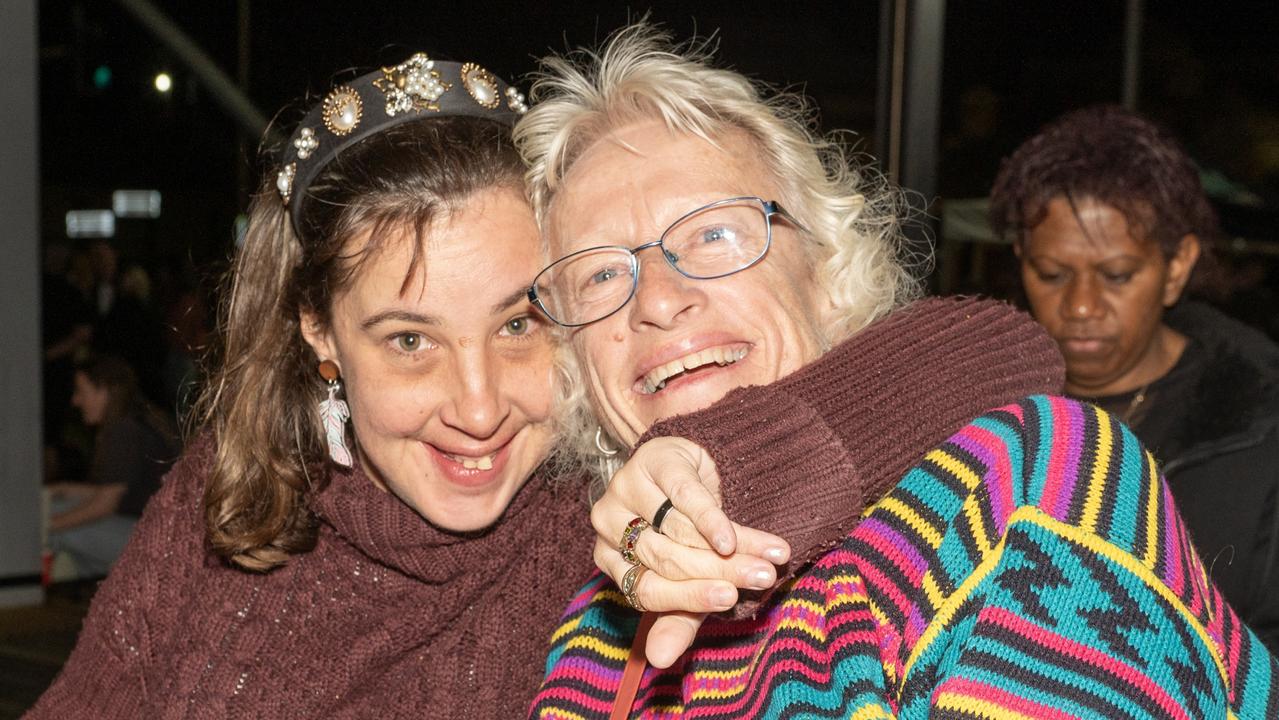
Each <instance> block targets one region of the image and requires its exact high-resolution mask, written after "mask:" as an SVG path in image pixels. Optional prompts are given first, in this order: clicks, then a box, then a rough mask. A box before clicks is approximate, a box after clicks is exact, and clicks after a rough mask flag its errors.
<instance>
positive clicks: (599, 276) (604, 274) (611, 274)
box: [591, 268, 617, 285]
mask: <svg viewBox="0 0 1279 720" xmlns="http://www.w3.org/2000/svg"><path fill="white" fill-rule="evenodd" d="M615 277H617V271H616V270H614V269H613V268H604V269H603V270H599V271H597V272H596V273H595V274H594V275H591V282H592V283H594V284H596V285H599V284H600V283H606V282H608V281H609V280H612V279H613V278H615Z"/></svg>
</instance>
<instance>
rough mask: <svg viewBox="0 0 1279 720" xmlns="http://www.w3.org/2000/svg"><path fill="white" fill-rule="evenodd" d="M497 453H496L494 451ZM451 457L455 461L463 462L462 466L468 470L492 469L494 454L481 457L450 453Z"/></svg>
mask: <svg viewBox="0 0 1279 720" xmlns="http://www.w3.org/2000/svg"><path fill="white" fill-rule="evenodd" d="M494 454H496V453H494ZM448 457H449V459H451V460H453V461H454V462H457V463H461V465H462V467H464V468H466V469H467V470H492V469H493V455H485V456H484V457H481V458H471V457H466V456H464V455H449V456H448Z"/></svg>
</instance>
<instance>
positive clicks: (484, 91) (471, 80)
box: [461, 63, 502, 110]
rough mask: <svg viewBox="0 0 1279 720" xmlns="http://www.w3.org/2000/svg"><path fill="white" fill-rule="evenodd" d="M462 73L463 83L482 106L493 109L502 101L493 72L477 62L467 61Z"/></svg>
mask: <svg viewBox="0 0 1279 720" xmlns="http://www.w3.org/2000/svg"><path fill="white" fill-rule="evenodd" d="M461 75H462V85H463V86H465V87H466V91H467V92H468V93H470V94H471V97H472V98H474V99H475V102H477V103H479V104H480V106H481V107H486V108H488V109H489V110H492V109H493V108H495V107H497V106H498V105H499V104H500V103H501V102H502V97H501V95H499V94H498V90H497V78H496V77H494V76H493V73H491V72H489V71H488V70H485V69H484V68H482V67H480V66H479V65H476V64H475V63H467V64H465V65H463V66H462V70H461Z"/></svg>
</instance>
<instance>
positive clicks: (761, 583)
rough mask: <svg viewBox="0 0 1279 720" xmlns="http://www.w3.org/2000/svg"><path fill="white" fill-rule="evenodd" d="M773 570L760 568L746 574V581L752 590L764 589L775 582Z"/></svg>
mask: <svg viewBox="0 0 1279 720" xmlns="http://www.w3.org/2000/svg"><path fill="white" fill-rule="evenodd" d="M773 577H774V576H773V571H772V570H765V569H763V568H758V569H755V570H752V571H750V572H749V573H747V574H746V578H747V580H746V582H747V583H749V584H750V587H751V589H752V590H763V589H764V588H767V587H768V586H769V585H772V584H773Z"/></svg>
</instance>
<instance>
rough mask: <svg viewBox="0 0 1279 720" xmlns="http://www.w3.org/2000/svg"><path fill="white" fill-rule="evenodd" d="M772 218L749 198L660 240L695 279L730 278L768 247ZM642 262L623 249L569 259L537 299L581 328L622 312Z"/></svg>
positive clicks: (703, 213) (547, 277)
mask: <svg viewBox="0 0 1279 720" xmlns="http://www.w3.org/2000/svg"><path fill="white" fill-rule="evenodd" d="M768 231H769V227H768V216H767V214H766V213H765V211H764V207H763V204H762V202H761V201H759V200H757V199H754V198H750V199H743V200H735V201H732V202H728V203H722V204H715V205H712V206H710V207H706V208H703V209H701V210H698V211H696V212H693V213H690V214H689V215H687V216H685V217H684V218H681V219H680V220H679V221H678V222H676V223H675V224H674V225H672V226H671V227H669V228H667V230H666V232H665V233H664V234H663V235H662V238H661V245H662V250H663V251H664V253H663V254H664V255H665V257H666V260H667V262H669V263H670V264H671V266H672V267H674V268H675V269H676V270H678V271H679V272H680V273H681V274H683V275H685V276H687V277H690V278H694V279H710V278H717V277H723V276H725V275H731V274H733V273H735V272H738V271H740V270H743V269H745V268H747V267H749V266H750V265H751V264H752V263H754V262H755V261H757V260H758V259H759V258H760V256H761V255H762V254H763V253H764V251H765V249H766V248H767V247H768ZM637 270H638V261H637V259H636V256H635V254H634V253H633V252H632V251H631V250H629V249H627V248H623V247H602V248H595V249H593V250H587V251H584V252H581V253H577V254H575V255H570V256H569V257H566V258H564V259H562V260H560V261H559V262H557V263H555V264H554V265H552V266H551V267H549V268H547V270H546V271H545V272H544V273H543V274H542V276H541V277H539V278H538V296H539V297H540V298H541V300H542V303H543V305H545V306H546V310H547V311H548V312H549V313H550V314H551V316H552V317H554V318H555V319H556V320H557V321H559V322H561V323H564V324H568V325H578V324H584V323H589V322H594V321H595V320H599V319H600V318H603V317H605V316H607V315H609V314H611V313H613V312H615V311H617V310H618V309H619V308H621V307H622V306H623V305H625V304H626V303H627V301H629V300H630V298H631V295H632V293H633V292H634V289H635V284H636V280H635V275H636V272H637Z"/></svg>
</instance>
